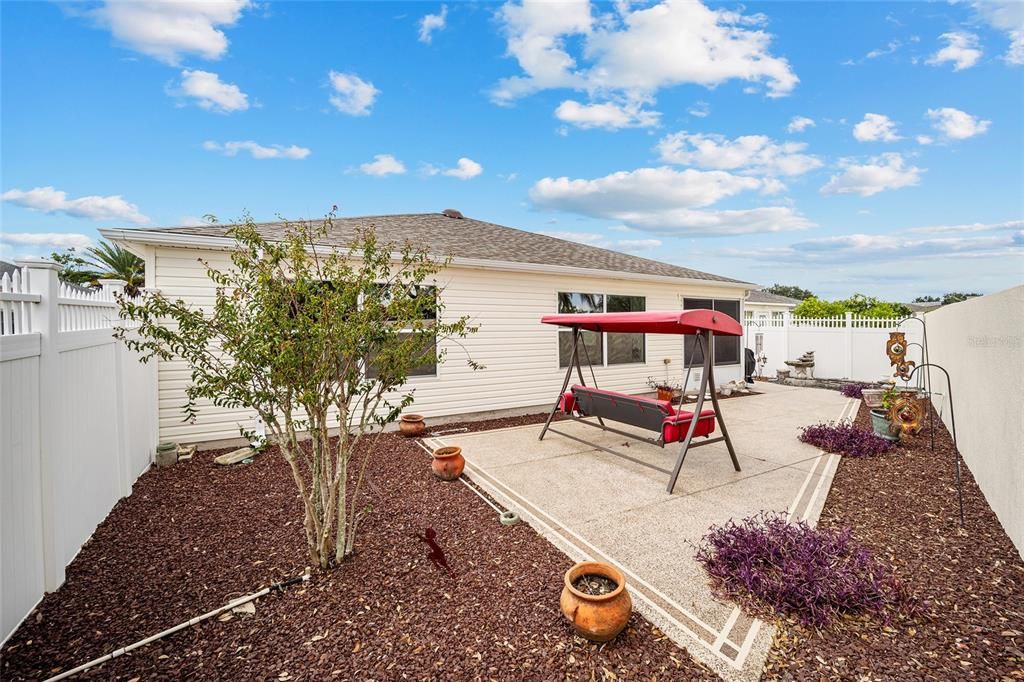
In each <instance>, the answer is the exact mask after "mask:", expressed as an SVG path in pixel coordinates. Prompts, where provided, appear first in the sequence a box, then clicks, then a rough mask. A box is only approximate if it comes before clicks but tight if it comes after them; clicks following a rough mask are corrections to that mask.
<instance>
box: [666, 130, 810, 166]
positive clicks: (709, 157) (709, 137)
mask: <svg viewBox="0 0 1024 682" xmlns="http://www.w3.org/2000/svg"><path fill="white" fill-rule="evenodd" d="M806 148H807V144H806V143H804V142H782V143H778V142H775V141H773V140H772V139H771V138H769V137H767V136H765V135H743V136H740V137H737V138H735V139H733V140H729V139H728V138H726V137H725V136H723V135H716V134H704V133H687V132H679V133H674V134H672V135H668V136H666V137H664V138H662V139H661V141H659V142H658V146H657V149H658V152H659V154H660V155H661V159H662V160H663V161H666V162H668V163H674V164H680V165H687V166H698V167H700V168H710V169H714V170H736V171H742V172H745V173H752V174H758V175H802V174H804V173H806V172H808V171H811V170H814V169H815V168H820V167H821V165H822V162H821V160H820V159H819V158H818V157H816V156H813V155H810V154H804V153H802V152H803V151H804V150H805V149H806Z"/></svg>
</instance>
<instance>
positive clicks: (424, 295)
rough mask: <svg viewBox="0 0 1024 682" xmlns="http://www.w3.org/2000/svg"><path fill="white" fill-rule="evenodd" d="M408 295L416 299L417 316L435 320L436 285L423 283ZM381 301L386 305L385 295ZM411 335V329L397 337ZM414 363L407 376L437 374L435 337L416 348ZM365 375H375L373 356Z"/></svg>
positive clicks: (402, 337) (429, 320) (425, 319)
mask: <svg viewBox="0 0 1024 682" xmlns="http://www.w3.org/2000/svg"><path fill="white" fill-rule="evenodd" d="M410 295H411V296H412V298H413V299H414V300H415V301H416V303H417V306H418V308H419V318H420V319H421V320H423V321H424V322H430V323H433V322H434V321H435V320H437V287H433V286H429V285H424V286H418V287H416V288H415V289H414V290H413V291H412V292H411V293H410ZM381 303H382V304H384V305H387V303H388V298H387V296H381ZM410 336H412V330H411V329H408V330H405V332H404V333H403V332H399V334H398V337H399V339H400V340H402V341H404V340H405V339H408V338H409V337H410ZM416 353H417V357H416V364H415V365H414V366H413V367H412V369H410V370H409V376H412V377H421V376H437V337H436V336H435V337H434V338H433V339H430V340H429V341H427V342H426V343H425V344H424V345H423V347H422V348H419V349H417V350H416ZM366 376H367V377H368V378H371V379H372V378H374V377H375V376H377V369H376V368H375V367H374V366H373V358H368V359H367V362H366Z"/></svg>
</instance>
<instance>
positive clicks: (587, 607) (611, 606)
mask: <svg viewBox="0 0 1024 682" xmlns="http://www.w3.org/2000/svg"><path fill="white" fill-rule="evenodd" d="M582 575H600V576H603V577H605V578H608V579H609V580H613V581H615V584H616V585H618V587H616V588H615V589H614V590H612V591H611V592H609V593H608V594H602V595H590V594H585V593H583V592H580V591H579V590H577V589H576V588H575V587H573V586H572V584H573V582H574V581H575V580H576V579H577V578H579V577H580V576H582ZM560 603H561V607H562V614H563V615H565V617H566V618H568V619H569V621H570V622H571V623H572V626H573V627H574V628H575V629H576V633H577V634H578V635H580V636H581V637H585V638H587V639H589V640H591V641H593V642H609V641H611V640H613V639H615V636H616V635H618V634H619V633H620V632H622V630H623V628H625V627H626V623H628V622H629V615H630V614H631V613H632V612H633V600H632V599H630V597H629V592H628V591H627V590H626V578H625V576H623V575H622V572H621V571H619V569H617V568H615V567H614V566H609V565H608V564H604V563H601V562H599V561H582V562H580V563H578V564H576V565H575V566H573V567H572V568H570V569H569V570H568V571H566V572H565V586H564V587H563V588H562V598H561V600H560Z"/></svg>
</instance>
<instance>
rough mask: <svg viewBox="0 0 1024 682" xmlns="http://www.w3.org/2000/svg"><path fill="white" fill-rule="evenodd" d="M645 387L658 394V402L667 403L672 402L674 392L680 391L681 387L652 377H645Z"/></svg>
mask: <svg viewBox="0 0 1024 682" xmlns="http://www.w3.org/2000/svg"><path fill="white" fill-rule="evenodd" d="M647 385H648V386H650V387H651V388H653V389H654V390H656V391H657V392H658V400H667V401H668V402H672V398H674V397H675V394H676V391H678V390H681V389H682V386H680V385H679V384H673V383H672V382H670V381H669V380H668V379H655V378H654V377H647Z"/></svg>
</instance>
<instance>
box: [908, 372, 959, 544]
mask: <svg viewBox="0 0 1024 682" xmlns="http://www.w3.org/2000/svg"><path fill="white" fill-rule="evenodd" d="M922 367H929V368H930V367H935V368H937V369H940V370H942V373H943V374H945V375H946V394H947V395H948V396H949V424H950V426H951V427H952V431H953V458H954V459H955V460H956V494H957V498H958V499H959V502H960V527H961V528H962V527H963V525H964V486H963V482H962V480H961V478H960V447H959V446H958V445H957V441H956V411H955V410H954V408H953V384H952V382H951V381H950V380H949V372H947V371H946V368H945V367H943V366H942V365H935V364H932V363H930V362H926V363H924V364H923V365H918V366H917V367H915V368H914V369H913V370H912V371H911V372H910V376H908V377H907V381H910V379H911V378H912V377H913V376H914V374H915V373H916V372H917V370H919V369H921V368H922ZM928 395H929V400H930V399H931V391H930V390H929V391H928ZM934 438H935V435H934V429H933V432H932V439H933V441H934Z"/></svg>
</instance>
